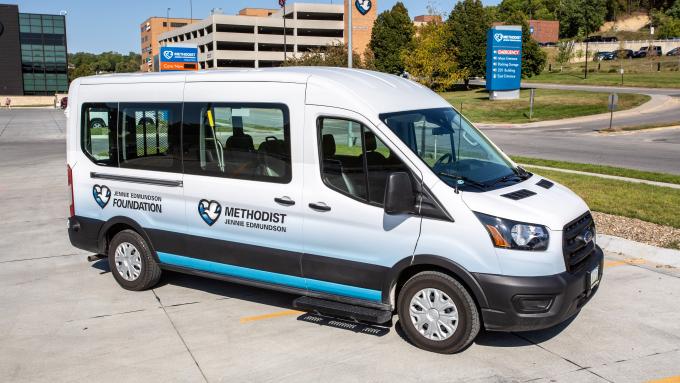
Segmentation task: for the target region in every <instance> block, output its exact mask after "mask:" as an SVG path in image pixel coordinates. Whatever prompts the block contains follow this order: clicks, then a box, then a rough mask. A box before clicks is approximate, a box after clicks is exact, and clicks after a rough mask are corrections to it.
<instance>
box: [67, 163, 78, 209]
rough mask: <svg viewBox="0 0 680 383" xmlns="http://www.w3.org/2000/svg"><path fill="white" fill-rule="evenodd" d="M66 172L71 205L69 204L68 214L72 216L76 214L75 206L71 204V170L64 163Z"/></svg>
mask: <svg viewBox="0 0 680 383" xmlns="http://www.w3.org/2000/svg"><path fill="white" fill-rule="evenodd" d="M66 173H67V175H68V188H69V189H70V192H71V205H70V206H69V213H70V216H71V217H73V216H74V215H76V208H75V206H74V205H73V171H72V170H71V166H70V165H66Z"/></svg>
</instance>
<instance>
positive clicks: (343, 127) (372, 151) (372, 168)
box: [318, 118, 411, 205]
mask: <svg viewBox="0 0 680 383" xmlns="http://www.w3.org/2000/svg"><path fill="white" fill-rule="evenodd" d="M318 127H319V151H320V163H321V177H322V178H323V181H324V183H325V184H326V185H327V186H329V187H330V188H332V189H334V190H336V191H339V192H340V193H343V194H345V195H348V196H350V197H352V198H355V199H358V200H361V201H364V202H369V203H372V204H375V205H383V203H384V201H385V187H386V185H387V177H388V176H389V175H390V173H393V172H399V171H404V172H407V173H409V174H411V173H410V171H409V170H408V167H407V166H406V165H405V164H404V163H403V162H402V161H401V160H400V159H399V158H398V157H397V156H396V155H395V154H394V153H392V151H391V150H390V149H389V148H388V147H387V146H386V145H385V144H384V143H383V142H382V141H381V140H380V139H379V138H378V137H377V136H376V135H375V134H374V133H373V132H371V131H370V130H369V129H368V128H367V127H366V126H364V125H362V124H360V123H358V122H356V121H350V120H344V119H337V118H321V119H319V121H318Z"/></svg>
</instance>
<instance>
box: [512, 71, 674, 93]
mask: <svg viewBox="0 0 680 383" xmlns="http://www.w3.org/2000/svg"><path fill="white" fill-rule="evenodd" d="M522 82H523V83H524V84H530V83H532V82H543V83H553V84H570V85H609V86H621V75H620V74H618V73H588V79H584V78H583V72H580V73H578V72H563V73H560V72H552V73H549V72H543V73H541V74H540V75H538V76H534V77H532V78H529V79H523V80H522ZM623 86H633V87H635V86H638V87H645V88H680V72H677V71H667V72H648V73H626V74H624V77H623ZM619 96H620V95H619Z"/></svg>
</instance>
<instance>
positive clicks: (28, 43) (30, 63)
mask: <svg viewBox="0 0 680 383" xmlns="http://www.w3.org/2000/svg"><path fill="white" fill-rule="evenodd" d="M19 31H20V40H21V70H22V74H23V81H24V94H36V95H51V94H55V93H65V92H67V91H68V67H67V61H66V25H65V17H64V16H60V15H39V14H31V13H20V14H19Z"/></svg>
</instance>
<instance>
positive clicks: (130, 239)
mask: <svg viewBox="0 0 680 383" xmlns="http://www.w3.org/2000/svg"><path fill="white" fill-rule="evenodd" d="M125 242H127V243H130V244H132V245H133V246H134V247H135V248H137V250H138V251H139V256H140V258H141V265H142V266H141V271H140V273H139V276H138V277H137V278H136V279H135V280H132V281H129V280H126V279H125V278H124V277H123V276H122V275H121V274H120V273H119V272H118V268H117V267H116V249H117V248H118V246H119V245H120V244H122V243H125ZM108 258H109V268H110V269H111V274H113V277H114V278H115V279H116V282H118V284H119V285H120V286H121V287H122V288H124V289H126V290H132V291H142V290H147V289H149V288H151V287H153V286H155V285H156V284H157V283H158V280H159V279H160V278H161V268H160V267H159V266H158V264H157V263H156V261H155V260H154V258H153V255H152V254H151V249H150V248H149V245H148V244H147V243H146V241H145V240H144V238H142V236H141V235H139V234H138V233H137V232H135V231H133V230H123V231H121V232H120V233H118V234H116V235H115V236H114V237H113V239H112V240H111V243H110V244H109V251H108Z"/></svg>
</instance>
